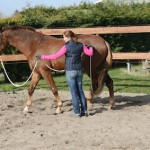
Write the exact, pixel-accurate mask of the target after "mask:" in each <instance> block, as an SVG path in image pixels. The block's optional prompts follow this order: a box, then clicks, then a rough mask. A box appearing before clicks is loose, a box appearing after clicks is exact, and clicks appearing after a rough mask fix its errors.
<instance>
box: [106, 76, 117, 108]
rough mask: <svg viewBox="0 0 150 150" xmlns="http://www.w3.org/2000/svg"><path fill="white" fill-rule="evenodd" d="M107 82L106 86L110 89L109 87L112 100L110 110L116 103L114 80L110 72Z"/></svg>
mask: <svg viewBox="0 0 150 150" xmlns="http://www.w3.org/2000/svg"><path fill="white" fill-rule="evenodd" d="M105 83H106V86H107V87H108V89H109V95H110V100H109V106H108V110H110V109H112V107H113V106H114V105H115V98H114V88H113V80H112V78H111V77H110V76H109V74H107V77H106V80H105Z"/></svg>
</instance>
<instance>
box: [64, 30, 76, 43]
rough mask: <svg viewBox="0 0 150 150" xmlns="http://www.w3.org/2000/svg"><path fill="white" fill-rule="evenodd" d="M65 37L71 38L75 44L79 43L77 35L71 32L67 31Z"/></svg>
mask: <svg viewBox="0 0 150 150" xmlns="http://www.w3.org/2000/svg"><path fill="white" fill-rule="evenodd" d="M63 35H64V36H65V37H67V38H69V37H70V38H71V39H72V40H73V41H74V42H77V39H78V38H77V35H75V33H74V32H73V31H71V30H66V31H65V32H64V33H63Z"/></svg>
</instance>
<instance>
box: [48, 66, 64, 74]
mask: <svg viewBox="0 0 150 150" xmlns="http://www.w3.org/2000/svg"><path fill="white" fill-rule="evenodd" d="M46 66H47V68H49V69H51V70H53V71H56V72H65V70H56V69H53V68H51V67H50V66H49V65H48V64H46Z"/></svg>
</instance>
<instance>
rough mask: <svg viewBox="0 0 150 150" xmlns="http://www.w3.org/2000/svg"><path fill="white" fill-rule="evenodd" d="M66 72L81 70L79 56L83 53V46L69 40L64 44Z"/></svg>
mask: <svg viewBox="0 0 150 150" xmlns="http://www.w3.org/2000/svg"><path fill="white" fill-rule="evenodd" d="M65 45H66V49H67V51H66V64H65V69H66V70H81V69H82V63H81V54H82V52H83V44H82V43H79V42H74V41H73V40H70V41H69V42H67V43H66V44H65Z"/></svg>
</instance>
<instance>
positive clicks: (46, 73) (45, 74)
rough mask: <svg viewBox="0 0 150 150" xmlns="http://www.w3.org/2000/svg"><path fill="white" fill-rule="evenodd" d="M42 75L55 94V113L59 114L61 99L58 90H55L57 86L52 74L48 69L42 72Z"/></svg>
mask: <svg viewBox="0 0 150 150" xmlns="http://www.w3.org/2000/svg"><path fill="white" fill-rule="evenodd" d="M42 76H43V78H44V79H45V80H46V81H47V83H48V85H49V86H50V88H51V90H52V93H53V95H54V96H55V101H56V102H57V108H56V111H55V114H59V113H61V107H62V101H61V99H60V96H59V94H58V90H57V87H56V85H55V82H54V79H53V77H52V74H51V72H50V71H49V70H48V71H44V72H43V73H42Z"/></svg>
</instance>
